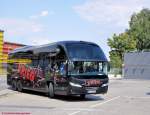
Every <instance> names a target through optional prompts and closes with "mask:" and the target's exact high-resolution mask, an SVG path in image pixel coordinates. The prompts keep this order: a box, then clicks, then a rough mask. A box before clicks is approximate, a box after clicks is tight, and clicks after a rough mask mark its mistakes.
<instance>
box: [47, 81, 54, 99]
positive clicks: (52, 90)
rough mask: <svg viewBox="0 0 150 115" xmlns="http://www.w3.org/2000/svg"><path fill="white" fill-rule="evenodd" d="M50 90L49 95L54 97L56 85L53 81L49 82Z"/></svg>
mask: <svg viewBox="0 0 150 115" xmlns="http://www.w3.org/2000/svg"><path fill="white" fill-rule="evenodd" d="M48 90H49V97H50V98H53V97H54V85H53V83H51V82H50V83H49V88H48Z"/></svg>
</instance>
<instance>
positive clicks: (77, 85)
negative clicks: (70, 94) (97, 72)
mask: <svg viewBox="0 0 150 115" xmlns="http://www.w3.org/2000/svg"><path fill="white" fill-rule="evenodd" d="M69 84H70V85H71V86H74V87H82V86H81V85H79V84H76V83H73V82H69Z"/></svg>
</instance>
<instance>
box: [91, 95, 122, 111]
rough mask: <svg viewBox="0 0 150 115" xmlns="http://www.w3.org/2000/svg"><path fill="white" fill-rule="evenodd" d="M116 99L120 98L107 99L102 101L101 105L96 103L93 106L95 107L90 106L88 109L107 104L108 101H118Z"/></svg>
mask: <svg viewBox="0 0 150 115" xmlns="http://www.w3.org/2000/svg"><path fill="white" fill-rule="evenodd" d="M118 98H120V96H117V97H114V98H112V99H109V100H107V101H104V102H102V103H97V104H95V105H91V106H90V107H92V108H93V107H97V106H100V105H103V104H105V103H108V102H110V101H113V100H116V99H118Z"/></svg>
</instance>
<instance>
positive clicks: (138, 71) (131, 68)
mask: <svg viewBox="0 0 150 115" xmlns="http://www.w3.org/2000/svg"><path fill="white" fill-rule="evenodd" d="M123 74H124V77H125V78H132V79H150V52H131V53H125V55H124V67H123Z"/></svg>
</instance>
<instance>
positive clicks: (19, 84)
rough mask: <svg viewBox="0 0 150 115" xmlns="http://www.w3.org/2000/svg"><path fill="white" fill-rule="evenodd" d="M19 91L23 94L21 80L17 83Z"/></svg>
mask: <svg viewBox="0 0 150 115" xmlns="http://www.w3.org/2000/svg"><path fill="white" fill-rule="evenodd" d="M17 89H18V91H19V92H22V89H23V88H22V83H21V80H18V81H17Z"/></svg>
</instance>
